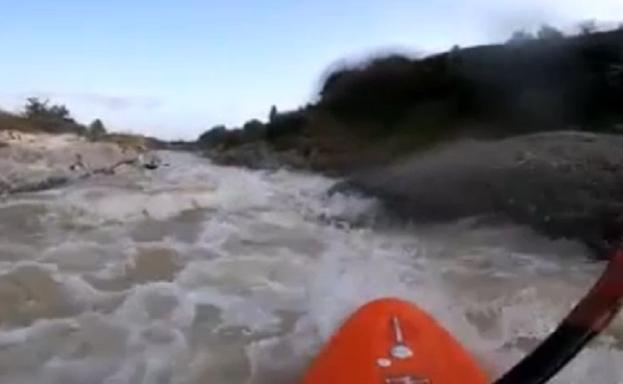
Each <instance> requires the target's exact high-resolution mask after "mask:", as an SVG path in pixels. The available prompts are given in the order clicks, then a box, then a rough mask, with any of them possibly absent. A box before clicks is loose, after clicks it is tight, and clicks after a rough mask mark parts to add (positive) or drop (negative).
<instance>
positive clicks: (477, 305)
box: [0, 154, 623, 384]
mask: <svg viewBox="0 0 623 384" xmlns="http://www.w3.org/2000/svg"><path fill="white" fill-rule="evenodd" d="M164 156H165V158H166V160H167V161H169V162H170V163H171V167H168V168H163V169H160V170H158V171H155V172H154V173H144V174H143V173H139V172H134V173H133V172H132V171H128V173H126V174H123V175H117V176H103V177H102V178H98V179H91V180H88V181H85V182H84V183H83V184H79V185H74V186H71V187H67V188H65V189H60V190H55V191H50V192H44V193H39V194H33V195H23V196H21V197H13V198H9V199H6V200H5V201H3V202H1V203H0V324H1V328H0V383H1V384H26V383H46V384H47V383H50V384H74V383H76V384H78V383H81V384H82V383H84V384H87V383H89V384H91V383H105V384H125V383H128V384H129V383H144V384H164V383H176V384H177V383H180V384H181V383H217V384H219V383H227V384H238V383H240V384H243V383H244V384H269V383H294V382H296V378H297V377H299V376H300V374H301V371H302V369H303V367H304V366H305V365H306V364H307V363H308V361H309V358H310V356H312V355H313V354H314V353H315V352H316V351H317V349H318V348H319V346H320V345H321V343H322V342H323V341H325V340H326V339H327V337H328V336H329V335H330V334H331V332H332V331H333V330H334V329H335V328H336V326H338V325H339V323H340V321H341V320H343V319H344V317H345V316H346V315H347V314H348V313H349V312H351V311H352V310H354V309H355V308H356V307H357V306H358V305H360V304H363V303H364V302H366V301H367V300H370V299H373V298H377V297H382V296H399V297H402V298H405V299H409V300H412V301H414V302H417V303H418V304H419V305H420V306H421V307H423V308H424V309H426V310H428V311H430V312H431V313H432V314H433V315H435V316H436V317H437V319H439V321H440V322H441V323H443V324H444V325H445V326H446V327H447V328H448V329H449V330H450V331H451V332H453V333H454V334H455V335H456V336H457V337H458V338H459V339H460V340H461V341H462V342H463V343H464V344H465V345H466V346H467V347H468V349H470V350H471V351H472V352H473V353H474V354H475V355H476V356H477V358H478V359H479V360H480V361H481V363H482V365H483V366H484V367H485V368H486V369H487V370H488V371H489V372H490V373H491V376H492V378H493V377H495V376H496V375H497V374H499V373H501V372H503V371H504V370H505V369H507V368H508V367H510V366H511V365H512V364H513V363H514V362H516V361H517V360H518V359H519V358H520V357H521V356H522V355H523V354H524V353H525V352H526V351H527V350H529V349H530V348H532V347H533V346H534V345H535V343H536V342H537V341H538V340H540V339H542V338H543V337H544V336H545V335H547V334H548V332H550V331H551V330H552V329H553V328H554V327H555V326H556V324H557V323H558V321H559V320H560V319H561V318H562V317H563V316H564V314H565V313H566V312H567V311H568V310H569V309H570V308H571V307H572V305H573V304H574V303H575V301H576V300H577V299H578V298H579V297H580V296H582V295H583V294H584V292H585V291H586V290H587V289H588V288H589V287H590V285H591V284H592V282H593V281H594V279H595V278H596V277H597V276H598V275H599V274H600V272H601V269H602V268H603V265H599V264H594V263H590V262H587V261H586V257H585V256H586V255H585V254H584V251H583V250H582V248H581V247H579V246H576V245H574V244H569V243H564V242H550V241H546V240H544V239H542V238H540V237H538V236H536V235H534V234H533V233H531V232H530V231H529V230H526V229H522V228H517V227H512V226H502V227H500V226H497V227H484V226H482V225H481V226H477V225H475V224H474V223H473V222H471V223H470V222H463V223H457V224H454V225H448V226H443V227H434V228H432V227H409V228H400V227H397V226H394V227H391V228H390V227H387V226H386V227H378V226H376V227H373V226H370V225H367V224H365V223H366V222H369V221H370V220H369V219H371V218H373V217H374V215H375V214H376V213H377V207H376V204H375V202H374V201H371V200H363V199H358V198H354V197H346V196H343V195H334V196H332V197H328V196H327V194H326V191H327V190H328V189H329V188H330V187H331V186H332V185H333V183H334V181H332V180H329V179H326V178H322V177H318V176H309V175H301V174H295V173H289V172H285V171H280V172H276V173H264V172H251V171H245V170H240V169H234V168H222V167H216V166H213V165H211V164H209V163H208V162H207V161H205V160H201V159H198V158H196V157H193V156H192V155H187V154H164ZM352 223H357V224H358V225H352ZM622 349H623V324H622V322H621V320H620V318H619V320H617V322H616V323H615V325H614V326H613V327H612V328H611V329H610V330H609V331H608V333H607V334H606V335H605V336H603V337H601V338H600V339H599V340H597V341H596V342H594V343H593V344H592V345H591V346H590V348H588V349H587V350H586V351H585V352H583V353H582V354H581V355H580V356H579V357H578V359H577V360H576V361H575V362H574V363H573V364H572V365H570V366H569V367H568V368H566V369H565V371H564V372H562V374H561V375H560V376H559V377H558V378H557V380H556V381H555V382H557V383H588V382H590V383H595V384H598V383H621V382H623V367H622V366H621V364H620V362H621V361H623V351H622Z"/></svg>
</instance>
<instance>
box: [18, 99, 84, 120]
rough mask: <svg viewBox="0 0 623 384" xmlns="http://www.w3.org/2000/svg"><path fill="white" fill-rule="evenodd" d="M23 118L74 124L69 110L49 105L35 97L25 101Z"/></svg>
mask: <svg viewBox="0 0 623 384" xmlns="http://www.w3.org/2000/svg"><path fill="white" fill-rule="evenodd" d="M24 116H25V117H27V118H29V119H50V120H59V121H63V122H74V119H72V118H71V115H70V113H69V110H68V109H67V107H65V106H64V105H62V104H53V105H50V101H49V100H44V101H41V100H39V99H38V98H36V97H30V98H28V99H26V105H25V106H24Z"/></svg>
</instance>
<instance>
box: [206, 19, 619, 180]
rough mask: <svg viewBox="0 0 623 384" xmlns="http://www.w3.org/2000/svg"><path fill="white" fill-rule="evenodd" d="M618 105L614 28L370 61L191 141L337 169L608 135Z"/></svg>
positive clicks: (222, 156) (227, 158)
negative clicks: (305, 98)
mask: <svg viewBox="0 0 623 384" xmlns="http://www.w3.org/2000/svg"><path fill="white" fill-rule="evenodd" d="M622 104H623V30H616V31H610V32H600V33H593V34H589V35H584V36H575V37H567V38H563V37H560V38H544V39H535V40H531V41H522V42H509V43H507V44H501V45H489V46H479V47H472V48H465V49H460V48H458V47H457V48H455V49H453V50H452V51H450V52H446V53H443V54H439V55H435V56H430V57H425V58H421V59H420V58H407V57H401V56H391V57H384V58H377V59H373V60H370V61H369V62H367V63H364V64H361V65H359V66H355V67H352V68H343V69H340V70H337V71H335V72H333V73H332V74H330V75H329V76H327V78H326V80H325V82H324V84H323V85H322V87H321V91H320V94H319V99H318V101H317V102H316V103H315V104H311V105H308V106H306V107H304V108H302V109H300V110H298V111H292V112H286V113H276V114H271V117H272V119H271V120H270V121H269V122H268V123H267V124H262V123H259V122H257V121H252V122H250V123H248V124H247V125H245V127H243V128H242V129H239V130H229V131H225V130H223V129H220V130H215V131H212V132H206V134H204V135H202V137H201V138H200V140H199V143H200V144H202V146H203V147H204V148H211V150H210V151H209V152H210V155H211V156H212V157H213V158H215V159H216V160H219V161H222V162H226V163H232V164H236V163H241V164H245V163H254V164H261V163H262V162H258V161H256V159H253V158H254V157H258V156H263V155H264V154H266V153H269V154H270V155H271V156H276V157H277V158H278V159H279V161H285V162H288V161H293V162H294V163H293V165H294V166H299V165H304V166H305V167H309V168H313V169H317V170H323V171H334V172H338V173H342V172H346V171H349V170H353V169H359V168H365V167H366V166H369V165H378V164H379V162H385V161H389V160H391V159H392V158H394V157H396V156H401V155H403V154H405V153H408V152H412V151H414V150H417V149H420V148H422V147H430V146H431V145H434V144H435V143H438V142H440V141H445V140H449V139H457V138H464V137H472V138H474V137H476V138H488V139H490V138H503V137H509V136H513V135H517V134H525V133H534V132H543V131H556V130H563V129H564V130H569V129H571V130H581V131H593V132H616V131H618V130H620V129H621V128H622V126H621V124H623V108H621V105H622ZM257 144H260V146H261V147H262V148H261V149H258V145H257ZM215 148H218V150H215ZM237 152H241V155H240V156H238V153H237ZM238 157H239V158H240V161H238V162H237V158H238Z"/></svg>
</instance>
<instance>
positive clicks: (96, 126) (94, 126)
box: [88, 119, 107, 140]
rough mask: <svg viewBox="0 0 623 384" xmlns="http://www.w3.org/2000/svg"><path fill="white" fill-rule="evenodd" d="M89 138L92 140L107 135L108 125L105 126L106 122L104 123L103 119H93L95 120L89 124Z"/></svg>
mask: <svg viewBox="0 0 623 384" xmlns="http://www.w3.org/2000/svg"><path fill="white" fill-rule="evenodd" d="M88 129H89V131H88V134H89V138H90V139H91V140H99V139H101V138H103V137H104V136H106V133H107V131H106V127H105V126H104V123H102V121H101V120H100V119H95V120H93V122H92V123H91V124H89V128H88Z"/></svg>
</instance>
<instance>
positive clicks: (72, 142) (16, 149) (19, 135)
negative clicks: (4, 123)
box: [0, 130, 144, 195]
mask: <svg viewBox="0 0 623 384" xmlns="http://www.w3.org/2000/svg"><path fill="white" fill-rule="evenodd" d="M143 151H144V150H143V149H142V148H139V147H136V146H132V145H129V146H124V145H121V144H119V143H114V142H103V141H102V142H94V141H89V140H88V139H86V138H84V137H82V136H78V135H75V134H70V133H68V134H49V133H42V132H22V131H12V130H0V194H5V195H6V194H14V193H20V192H33V191H38V190H45V189H48V188H53V187H58V186H60V185H63V184H67V183H70V182H72V181H76V180H80V179H83V178H85V177H89V176H91V175H94V174H98V173H111V172H114V171H115V169H116V168H118V167H120V166H123V165H124V164H131V163H134V162H135V161H137V160H138V158H139V156H140V154H141V153H142V152H143Z"/></svg>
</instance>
